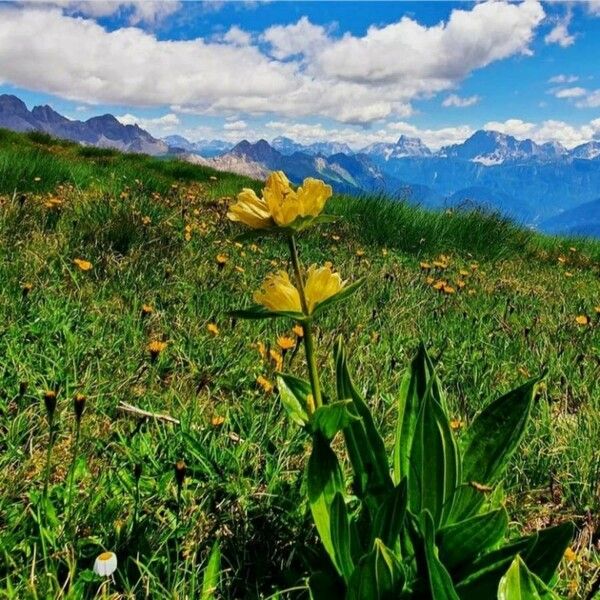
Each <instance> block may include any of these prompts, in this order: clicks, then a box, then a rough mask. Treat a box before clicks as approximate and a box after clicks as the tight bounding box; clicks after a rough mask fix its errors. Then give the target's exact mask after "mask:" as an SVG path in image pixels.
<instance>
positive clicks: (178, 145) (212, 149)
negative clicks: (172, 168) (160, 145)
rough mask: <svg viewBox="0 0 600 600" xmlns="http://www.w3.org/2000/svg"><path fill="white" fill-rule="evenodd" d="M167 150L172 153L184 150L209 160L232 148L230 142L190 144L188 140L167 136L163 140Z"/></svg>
mask: <svg viewBox="0 0 600 600" xmlns="http://www.w3.org/2000/svg"><path fill="white" fill-rule="evenodd" d="M163 141H164V142H166V143H167V144H168V146H169V148H171V149H172V151H177V150H184V151H185V152H190V153H192V154H198V155H200V156H204V157H205V158H211V157H213V156H219V154H223V153H225V152H227V151H229V150H231V149H232V148H233V146H234V144H232V143H231V142H225V141H223V140H198V141H197V142H190V140H188V139H186V138H184V137H183V136H181V135H168V136H167V137H165V138H163Z"/></svg>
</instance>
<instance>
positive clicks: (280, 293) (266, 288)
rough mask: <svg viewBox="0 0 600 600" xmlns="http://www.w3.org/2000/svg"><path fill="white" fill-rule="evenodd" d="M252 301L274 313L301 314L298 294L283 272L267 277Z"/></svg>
mask: <svg viewBox="0 0 600 600" xmlns="http://www.w3.org/2000/svg"><path fill="white" fill-rule="evenodd" d="M254 301H255V302H257V303H258V304H262V305H263V306H264V307H265V308H268V309H269V310H272V311H275V312H302V304H301V303H300V293H299V292H298V290H297V289H296V286H295V285H294V284H293V283H292V282H291V281H290V276H289V275H288V274H287V273H286V272H285V271H277V273H271V274H270V275H267V277H266V278H265V280H264V282H263V284H262V287H261V289H260V290H258V291H256V292H254Z"/></svg>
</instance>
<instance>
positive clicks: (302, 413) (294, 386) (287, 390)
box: [277, 374, 312, 427]
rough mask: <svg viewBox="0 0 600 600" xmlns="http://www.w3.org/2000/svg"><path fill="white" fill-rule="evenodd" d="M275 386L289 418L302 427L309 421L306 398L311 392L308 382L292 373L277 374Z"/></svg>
mask: <svg viewBox="0 0 600 600" xmlns="http://www.w3.org/2000/svg"><path fill="white" fill-rule="evenodd" d="M277 387H278V389H279V396H280V398H281V403H282V404H283V406H284V408H285V409H286V411H287V413H288V415H289V417H290V419H291V420H292V421H293V422H294V423H296V424H297V425H300V427H304V426H305V425H306V424H307V423H308V421H309V417H308V412H307V406H306V398H307V396H308V395H309V394H312V390H311V387H310V383H308V381H304V380H303V379H299V378H298V377H294V376H293V375H286V374H280V375H278V376H277Z"/></svg>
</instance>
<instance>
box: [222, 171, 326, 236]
mask: <svg viewBox="0 0 600 600" xmlns="http://www.w3.org/2000/svg"><path fill="white" fill-rule="evenodd" d="M331 194H332V189H331V186H330V185H327V184H325V183H324V182H323V181H321V180H319V179H313V178H312V177H308V178H307V179H305V180H304V183H303V184H302V185H301V186H300V187H299V188H298V189H297V190H294V189H293V188H292V186H291V184H290V182H289V180H288V178H287V177H286V176H285V173H283V171H274V172H273V173H271V175H269V177H268V179H267V182H266V184H265V187H264V188H263V192H262V198H259V197H258V196H257V195H256V193H255V192H254V190H251V189H249V188H244V189H243V190H242V191H241V192H240V194H238V200H237V202H236V203H235V204H233V205H232V206H231V207H230V209H229V212H228V213H227V216H228V217H229V219H231V220H232V221H239V222H240V223H243V224H245V225H247V226H248V227H251V228H252V229H267V228H269V227H273V226H279V227H286V226H288V225H290V224H292V223H293V222H294V221H295V220H296V219H297V218H298V217H316V216H318V215H319V214H320V213H321V211H322V210H323V208H324V206H325V203H326V202H327V200H328V199H329V198H330V197H331Z"/></svg>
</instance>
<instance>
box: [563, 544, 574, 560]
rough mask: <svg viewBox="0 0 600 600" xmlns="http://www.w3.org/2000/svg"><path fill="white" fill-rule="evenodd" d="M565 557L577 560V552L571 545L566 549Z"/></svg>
mask: <svg viewBox="0 0 600 600" xmlns="http://www.w3.org/2000/svg"><path fill="white" fill-rule="evenodd" d="M564 557H565V559H566V560H567V561H568V562H574V561H575V560H577V552H575V551H574V550H573V548H571V547H570V546H569V547H568V548H567V549H566V550H565V554H564Z"/></svg>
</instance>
